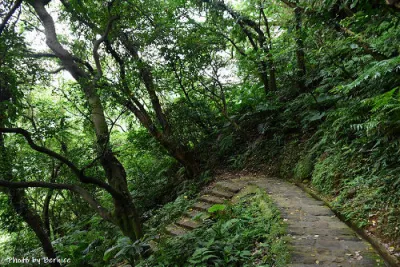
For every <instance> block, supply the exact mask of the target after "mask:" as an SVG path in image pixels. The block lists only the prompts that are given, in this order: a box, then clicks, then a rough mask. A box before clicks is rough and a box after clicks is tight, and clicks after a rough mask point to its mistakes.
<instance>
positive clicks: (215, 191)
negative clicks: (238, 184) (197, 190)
mask: <svg viewBox="0 0 400 267" xmlns="http://www.w3.org/2000/svg"><path fill="white" fill-rule="evenodd" d="M207 194H209V195H213V196H216V197H221V198H231V197H233V195H235V194H234V193H232V192H230V191H224V190H220V189H218V188H213V189H211V190H210V191H208V192H207Z"/></svg>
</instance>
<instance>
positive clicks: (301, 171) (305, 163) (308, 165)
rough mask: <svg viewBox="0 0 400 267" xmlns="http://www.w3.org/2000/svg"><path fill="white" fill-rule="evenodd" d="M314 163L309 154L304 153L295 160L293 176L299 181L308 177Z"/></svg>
mask: <svg viewBox="0 0 400 267" xmlns="http://www.w3.org/2000/svg"><path fill="white" fill-rule="evenodd" d="M313 168H314V164H313V161H312V158H311V156H310V155H306V156H304V157H303V158H301V159H300V161H299V162H297V164H296V167H295V168H294V173H293V177H294V178H295V179H298V180H300V181H302V180H304V179H306V178H309V177H310V176H311V173H312V171H313Z"/></svg>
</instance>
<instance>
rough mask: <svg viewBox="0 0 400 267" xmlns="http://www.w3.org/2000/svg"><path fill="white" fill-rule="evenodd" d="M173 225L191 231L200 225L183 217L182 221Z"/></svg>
mask: <svg viewBox="0 0 400 267" xmlns="http://www.w3.org/2000/svg"><path fill="white" fill-rule="evenodd" d="M175 224H176V225H178V226H180V227H183V228H185V229H188V230H193V229H195V228H197V227H198V226H199V224H200V223H198V222H196V221H194V220H192V219H190V218H187V217H183V218H182V219H180V220H179V221H177V222H176V223H175Z"/></svg>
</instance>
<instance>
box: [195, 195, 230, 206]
mask: <svg viewBox="0 0 400 267" xmlns="http://www.w3.org/2000/svg"><path fill="white" fill-rule="evenodd" d="M199 200H201V201H203V202H207V203H210V204H222V203H224V202H225V201H226V199H223V198H220V197H216V196H212V195H203V196H201V197H200V198H199Z"/></svg>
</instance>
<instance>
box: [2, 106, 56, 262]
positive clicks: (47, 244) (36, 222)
mask: <svg viewBox="0 0 400 267" xmlns="http://www.w3.org/2000/svg"><path fill="white" fill-rule="evenodd" d="M2 100H3V99H0V102H1V101H2ZM3 113H4V110H3V111H2V110H0V114H3ZM2 126H3V122H2V119H0V127H2ZM0 167H1V169H0V174H1V176H3V177H4V178H5V179H6V180H11V179H12V172H11V164H10V160H9V159H8V158H7V152H6V148H5V144H4V137H3V134H2V133H0ZM8 195H9V198H10V200H11V204H12V206H13V208H14V210H15V211H16V213H17V214H19V215H20V216H21V217H22V218H23V220H24V221H25V222H26V223H27V224H28V226H29V227H30V228H31V229H32V230H33V232H34V233H35V234H36V237H37V238H38V239H39V241H40V243H41V244H42V248H43V251H44V253H45V255H46V256H47V257H49V258H52V259H55V258H57V255H56V253H55V251H54V248H53V246H52V244H51V241H50V238H49V236H48V234H47V232H46V231H45V230H44V228H43V224H42V222H41V219H40V217H39V215H37V214H36V212H35V211H34V210H33V209H32V208H31V207H30V206H29V203H28V201H27V200H26V198H25V191H24V190H23V189H9V190H8ZM51 266H61V265H60V264H59V263H57V262H55V263H52V264H51Z"/></svg>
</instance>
